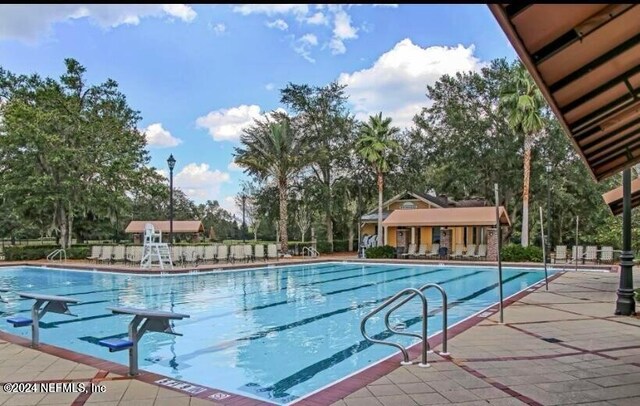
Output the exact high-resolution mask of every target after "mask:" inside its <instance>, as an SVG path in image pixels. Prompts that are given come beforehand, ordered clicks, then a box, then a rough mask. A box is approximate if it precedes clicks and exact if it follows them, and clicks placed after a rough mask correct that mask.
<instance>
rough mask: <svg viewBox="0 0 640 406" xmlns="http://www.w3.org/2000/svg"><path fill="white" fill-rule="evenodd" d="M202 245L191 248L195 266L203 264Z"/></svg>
mask: <svg viewBox="0 0 640 406" xmlns="http://www.w3.org/2000/svg"><path fill="white" fill-rule="evenodd" d="M204 248H205V246H204V245H196V246H195V247H193V252H194V254H195V259H196V264H198V263H201V262H204Z"/></svg>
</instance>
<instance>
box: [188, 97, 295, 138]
mask: <svg viewBox="0 0 640 406" xmlns="http://www.w3.org/2000/svg"><path fill="white" fill-rule="evenodd" d="M278 111H283V112H284V110H283V109H278ZM268 116H269V113H266V114H263V113H261V111H260V106H258V105H255V104H252V105H246V104H242V105H240V106H237V107H232V108H230V109H219V110H214V111H211V112H209V113H208V114H207V115H206V116H202V117H198V118H197V119H196V125H197V126H198V127H200V128H206V129H207V130H209V134H210V135H211V136H212V137H213V139H214V140H215V141H236V140H238V139H239V138H240V135H242V130H244V129H245V128H247V127H249V126H250V125H252V124H253V123H254V121H255V120H256V119H260V120H262V119H264V118H265V117H268Z"/></svg>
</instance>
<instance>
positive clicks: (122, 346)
mask: <svg viewBox="0 0 640 406" xmlns="http://www.w3.org/2000/svg"><path fill="white" fill-rule="evenodd" d="M98 344H99V345H101V346H103V347H107V348H109V352H114V351H122V350H126V349H129V348H131V347H132V346H133V341H131V340H124V339H122V338H107V339H105V340H100V341H98Z"/></svg>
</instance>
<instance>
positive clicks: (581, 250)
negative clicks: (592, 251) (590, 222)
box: [571, 245, 584, 263]
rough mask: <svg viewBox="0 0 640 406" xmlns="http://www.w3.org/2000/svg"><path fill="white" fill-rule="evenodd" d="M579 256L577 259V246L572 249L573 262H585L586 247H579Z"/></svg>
mask: <svg viewBox="0 0 640 406" xmlns="http://www.w3.org/2000/svg"><path fill="white" fill-rule="evenodd" d="M577 248H578V256H577V257H576V246H573V247H571V261H572V262H573V263H575V261H579V262H583V257H582V254H583V252H584V247H583V246H582V245H578V247H577Z"/></svg>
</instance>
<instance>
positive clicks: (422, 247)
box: [416, 244, 427, 258]
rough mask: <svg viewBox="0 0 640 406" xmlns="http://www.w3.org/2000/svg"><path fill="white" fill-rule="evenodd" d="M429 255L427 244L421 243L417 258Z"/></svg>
mask: <svg viewBox="0 0 640 406" xmlns="http://www.w3.org/2000/svg"><path fill="white" fill-rule="evenodd" d="M426 256H427V246H426V245H423V244H421V245H420V249H418V252H416V258H424V257H426Z"/></svg>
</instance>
